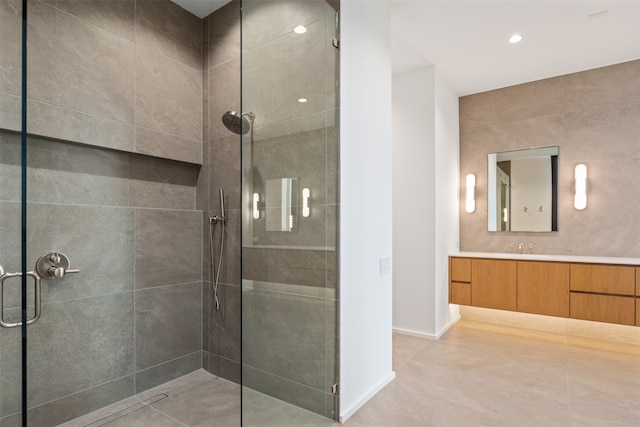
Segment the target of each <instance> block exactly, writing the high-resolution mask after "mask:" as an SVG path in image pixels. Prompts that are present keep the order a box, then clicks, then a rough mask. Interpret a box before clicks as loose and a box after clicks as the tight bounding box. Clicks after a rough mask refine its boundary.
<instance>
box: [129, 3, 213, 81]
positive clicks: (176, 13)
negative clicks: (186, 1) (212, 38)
mask: <svg viewBox="0 0 640 427" xmlns="http://www.w3.org/2000/svg"><path fill="white" fill-rule="evenodd" d="M201 31H202V30H201V22H200V19H199V18H198V17H197V16H195V15H192V14H191V13H189V12H187V11H186V10H184V9H183V8H181V7H180V6H178V5H177V4H175V3H173V2H170V1H169V0H160V1H159V0H137V1H136V41H137V42H138V43H139V44H144V45H145V46H147V47H149V48H151V49H153V50H155V51H156V52H158V53H160V54H162V55H164V56H167V57H169V58H173V59H175V60H177V61H179V62H181V63H183V64H185V65H188V66H189V67H191V68H195V69H196V70H202V59H201V57H202V54H201V48H202V42H201Z"/></svg>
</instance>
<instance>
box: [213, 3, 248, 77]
mask: <svg viewBox="0 0 640 427" xmlns="http://www.w3.org/2000/svg"><path fill="white" fill-rule="evenodd" d="M205 23H206V28H207V31H206V32H205V37H206V40H207V50H206V51H205V52H207V59H208V61H207V62H208V63H205V65H206V67H205V69H209V68H211V67H215V66H216V65H219V64H222V63H223V62H226V61H229V60H231V59H236V58H238V57H239V56H240V26H241V25H240V1H238V0H233V1H231V2H230V3H228V4H227V5H226V6H223V7H221V8H220V9H218V10H217V11H216V12H215V13H212V14H211V15H209V16H208V17H206V18H205Z"/></svg>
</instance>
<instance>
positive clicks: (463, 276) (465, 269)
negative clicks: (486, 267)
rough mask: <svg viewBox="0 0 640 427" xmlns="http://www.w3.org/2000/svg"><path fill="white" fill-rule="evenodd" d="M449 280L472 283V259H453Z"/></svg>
mask: <svg viewBox="0 0 640 427" xmlns="http://www.w3.org/2000/svg"><path fill="white" fill-rule="evenodd" d="M450 267H451V268H450V270H449V280H450V281H452V282H466V283H471V259H470V258H451V264H450Z"/></svg>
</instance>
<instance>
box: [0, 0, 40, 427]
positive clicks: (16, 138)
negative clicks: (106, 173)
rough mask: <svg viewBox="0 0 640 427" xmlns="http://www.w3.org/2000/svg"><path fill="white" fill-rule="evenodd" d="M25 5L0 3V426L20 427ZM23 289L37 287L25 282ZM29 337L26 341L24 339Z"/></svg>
mask: <svg viewBox="0 0 640 427" xmlns="http://www.w3.org/2000/svg"><path fill="white" fill-rule="evenodd" d="M21 61H22V4H21V2H19V1H0V302H1V306H0V315H1V322H0V425H2V426H3V427H4V426H13V425H16V426H19V425H21V423H22V415H23V405H22V403H23V387H22V379H23V373H25V372H26V371H25V370H23V367H24V363H25V361H24V360H23V357H24V356H25V355H26V353H25V352H24V351H23V333H26V330H23V328H22V326H20V325H19V324H20V323H23V320H28V319H29V318H31V317H33V316H34V315H35V311H34V304H33V301H34V292H33V291H30V292H29V293H28V294H27V299H26V300H24V302H25V305H26V304H29V306H27V307H26V308H27V311H26V315H25V316H24V317H26V318H27V319H23V315H22V308H23V307H22V306H23V295H22V289H23V280H22V271H23V260H22V236H21V228H22V210H23V208H24V206H23V200H22V161H23V160H22V133H21V129H22V124H21V116H22V112H21V110H22V106H21V95H22V75H21V69H22V68H21ZM24 285H25V287H24V289H25V290H27V289H29V287H35V285H36V283H35V282H34V281H33V279H31V278H25V281H24ZM25 338H26V337H25Z"/></svg>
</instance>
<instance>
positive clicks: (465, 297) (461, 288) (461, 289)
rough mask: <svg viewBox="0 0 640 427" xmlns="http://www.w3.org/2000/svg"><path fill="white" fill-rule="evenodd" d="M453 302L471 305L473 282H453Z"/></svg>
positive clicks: (451, 297)
mask: <svg viewBox="0 0 640 427" xmlns="http://www.w3.org/2000/svg"><path fill="white" fill-rule="evenodd" d="M449 302H450V303H451V304H461V305H471V283H462V282H451V284H450V286H449Z"/></svg>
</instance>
